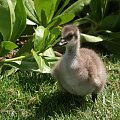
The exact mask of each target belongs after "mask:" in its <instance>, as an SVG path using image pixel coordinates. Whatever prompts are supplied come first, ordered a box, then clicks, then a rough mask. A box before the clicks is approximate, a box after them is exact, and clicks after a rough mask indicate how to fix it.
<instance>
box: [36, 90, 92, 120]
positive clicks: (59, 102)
mask: <svg viewBox="0 0 120 120" xmlns="http://www.w3.org/2000/svg"><path fill="white" fill-rule="evenodd" d="M92 104H93V103H92V102H91V103H90V101H89V102H88V101H86V99H85V97H78V96H74V95H71V94H69V93H63V92H61V91H58V92H55V93H54V94H52V96H44V97H43V98H42V100H41V103H40V104H37V105H36V115H35V118H36V119H39V120H40V119H47V120H48V119H49V118H50V117H53V118H55V115H56V114H57V115H59V116H65V115H68V116H69V115H70V114H71V113H73V114H74V113H75V109H76V110H77V108H78V109H79V110H81V111H82V112H84V111H86V109H87V107H92Z"/></svg>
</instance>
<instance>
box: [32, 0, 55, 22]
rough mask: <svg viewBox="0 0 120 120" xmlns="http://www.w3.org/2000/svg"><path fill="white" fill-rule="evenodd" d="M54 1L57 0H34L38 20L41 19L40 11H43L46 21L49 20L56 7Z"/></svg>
mask: <svg viewBox="0 0 120 120" xmlns="http://www.w3.org/2000/svg"><path fill="white" fill-rule="evenodd" d="M56 3H57V0H34V5H35V10H36V13H37V16H38V18H39V21H40V22H41V21H42V20H43V19H42V14H41V11H44V12H45V13H44V14H45V16H46V18H47V23H49V22H50V21H51V19H52V17H53V15H54V12H55V9H56Z"/></svg>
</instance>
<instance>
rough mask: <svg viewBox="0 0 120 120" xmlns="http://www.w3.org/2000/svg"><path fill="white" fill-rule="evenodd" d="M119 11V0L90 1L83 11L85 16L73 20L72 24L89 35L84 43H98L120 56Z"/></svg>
mask: <svg viewBox="0 0 120 120" xmlns="http://www.w3.org/2000/svg"><path fill="white" fill-rule="evenodd" d="M112 5H114V6H112ZM113 7H114V8H115V7H116V8H115V9H114V8H113ZM112 8H113V9H112ZM119 11H120V1H119V0H116V1H112V0H96V1H95V0H91V2H90V4H89V6H88V7H87V9H85V10H84V11H83V12H84V14H85V13H86V14H85V16H84V17H81V18H79V19H77V20H75V21H74V24H76V25H78V26H80V27H81V28H83V29H82V30H83V32H84V33H86V34H87V35H89V36H88V37H86V38H85V40H84V41H88V42H100V44H102V45H103V46H104V47H105V48H106V49H107V50H108V51H110V52H112V53H115V54H118V55H120V52H119V51H120V42H119V39H120V35H119V34H120V29H119V26H120V12H119ZM90 36H96V38H94V39H93V38H92V37H90ZM91 38H92V39H91ZM99 40H100V41H99ZM101 41H102V42H101Z"/></svg>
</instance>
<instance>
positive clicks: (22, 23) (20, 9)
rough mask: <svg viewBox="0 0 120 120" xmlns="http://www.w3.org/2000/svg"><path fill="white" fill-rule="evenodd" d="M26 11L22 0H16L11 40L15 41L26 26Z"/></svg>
mask: <svg viewBox="0 0 120 120" xmlns="http://www.w3.org/2000/svg"><path fill="white" fill-rule="evenodd" d="M26 18H27V15H26V11H25V7H24V4H23V1H22V0H17V3H16V6H15V23H14V27H13V32H12V36H11V41H14V42H15V41H16V40H17V38H18V37H20V35H21V33H22V32H23V30H24V29H25V27H26Z"/></svg>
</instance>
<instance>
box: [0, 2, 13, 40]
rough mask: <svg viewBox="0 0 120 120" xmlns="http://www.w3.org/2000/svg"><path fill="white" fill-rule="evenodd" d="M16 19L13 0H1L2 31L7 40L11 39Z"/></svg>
mask: <svg viewBox="0 0 120 120" xmlns="http://www.w3.org/2000/svg"><path fill="white" fill-rule="evenodd" d="M14 21H15V13H14V6H13V4H12V2H11V0H0V32H1V34H2V36H3V39H4V40H5V41H7V40H10V37H11V35H12V30H13V24H14Z"/></svg>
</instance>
